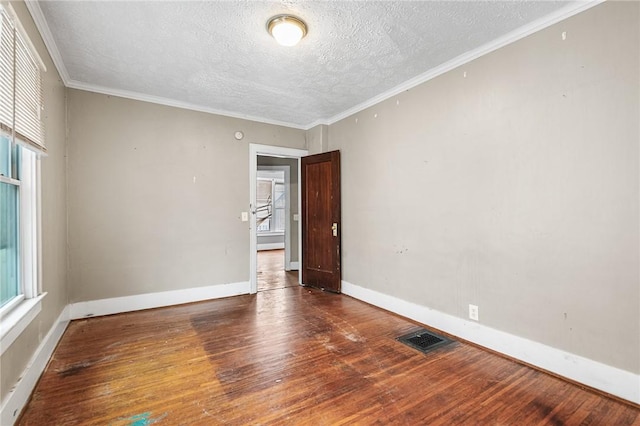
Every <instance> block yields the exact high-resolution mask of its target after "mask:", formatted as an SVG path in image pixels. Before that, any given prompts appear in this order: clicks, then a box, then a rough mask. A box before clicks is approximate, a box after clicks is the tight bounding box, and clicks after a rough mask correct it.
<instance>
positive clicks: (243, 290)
mask: <svg viewBox="0 0 640 426" xmlns="http://www.w3.org/2000/svg"><path fill="white" fill-rule="evenodd" d="M249 290H250V288H249V281H243V282H238V283H231V284H218V285H211V286H206V287H194V288H188V289H184V290H171V291H161V292H158V293H145V294H137V295H134V296H124V297H113V298H110V299H99V300H91V301H88V302H77V303H72V304H71V305H70V306H71V311H70V318H71V319H79V318H86V317H94V316H101V315H112V314H119V313H122V312H131V311H140V310H142V309H152V308H161V307H163V306H172V305H180V304H182V303H191V302H200V301H202V300H209V299H219V298H221V297H229V296H238V295H240V294H248V293H249Z"/></svg>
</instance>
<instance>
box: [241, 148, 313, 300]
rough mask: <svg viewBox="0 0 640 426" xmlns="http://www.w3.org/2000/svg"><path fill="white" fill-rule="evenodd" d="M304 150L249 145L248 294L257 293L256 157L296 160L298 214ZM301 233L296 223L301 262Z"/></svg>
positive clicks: (300, 200) (306, 153) (300, 259)
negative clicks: (301, 158) (301, 161)
mask: <svg viewBox="0 0 640 426" xmlns="http://www.w3.org/2000/svg"><path fill="white" fill-rule="evenodd" d="M308 153H309V151H307V150H306V149H296V148H285V147H281V146H271V145H260V144H255V143H251V144H249V213H250V218H249V288H250V293H251V294H254V293H257V292H258V279H257V276H258V249H257V245H258V238H257V235H258V234H257V232H256V229H257V227H256V215H255V209H254V206H253V203H254V202H255V201H254V200H255V199H256V180H257V178H258V155H265V156H270V157H283V158H297V159H298V212H300V203H301V202H302V199H301V198H300V179H301V176H302V173H300V157H304V156H305V155H308ZM301 247H302V232H301V228H300V221H298V252H299V256H300V257H298V261H302V248H301Z"/></svg>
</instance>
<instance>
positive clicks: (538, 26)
mask: <svg viewBox="0 0 640 426" xmlns="http://www.w3.org/2000/svg"><path fill="white" fill-rule="evenodd" d="M604 1H605V0H587V1H575V2H571V3H570V4H568V5H567V6H565V7H563V8H561V9H558V10H556V11H555V12H553V13H552V14H550V15H547V16H545V17H543V18H540V19H537V20H535V21H533V22H530V23H529V24H527V25H524V26H522V27H520V28H518V29H516V30H514V31H512V32H510V33H508V34H505V35H503V36H502V37H499V38H497V39H495V40H492V41H490V42H489V43H486V44H484V45H482V46H480V47H478V48H476V49H473V50H470V51H468V52H466V53H463V54H462V55H460V56H458V57H455V58H453V59H451V60H450V61H447V62H445V63H443V64H441V65H438V66H437V67H435V68H431V69H430V70H428V71H427V72H425V73H423V74H420V75H418V76H416V77H414V78H411V79H409V80H407V81H405V82H404V83H401V84H399V85H398V86H396V87H394V88H392V89H389V90H387V91H385V92H383V93H380V94H379V95H377V96H374V97H373V98H371V99H369V100H367V101H364V102H362V103H361V104H358V105H356V106H354V107H353V108H349V109H348V110H346V111H343V112H341V113H340V114H337V115H334V116H333V117H330V118H327V119H324V120H322V119H320V120H317V121H315V122H313V123H311V125H309V126H308V127H307V130H308V129H311V128H313V127H315V126H317V125H319V124H326V125H331V124H334V123H336V122H338V121H340V120H343V119H345V118H347V117H349V116H351V115H353V114H356V113H358V112H360V111H363V110H365V109H367V108H370V107H372V106H374V105H376V104H379V103H380V102H382V101H384V100H387V99H389V98H391V97H393V96H396V95H399V94H400V93H402V92H406V91H407V90H410V89H413V88H414V87H416V86H419V85H420V84H422V83H425V82H427V81H429V80H431V79H434V78H436V77H438V76H440V75H442V74H444V73H446V72H448V71H451V70H452V69H454V68H457V67H459V66H462V65H465V64H467V63H469V62H471V61H473V60H475V59H478V58H479V57H481V56H484V55H487V54H489V53H491V52H493V51H494V50H497V49H500V48H501V47H504V46H507V45H509V44H511V43H515V42H516V41H518V40H520V39H522V38H524V37H527V36H529V35H531V34H533V33H536V32H538V31H541V30H543V29H545V28H547V27H550V26H551V25H553V24H556V23H558V22H560V21H563V20H565V19H568V18H570V17H572V16H574V15H577V14H578V13H580V12H584V11H585V10H587V9H590V8H592V7H594V6H597V5H598V4H600V3H603V2H604Z"/></svg>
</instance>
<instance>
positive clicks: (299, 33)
mask: <svg viewBox="0 0 640 426" xmlns="http://www.w3.org/2000/svg"><path fill="white" fill-rule="evenodd" d="M267 30H268V31H269V34H271V35H272V36H273V38H275V39H276V41H277V42H278V43H279V44H281V45H283V46H295V45H296V44H298V42H299V41H300V40H301V39H302V37H304V36H305V35H307V24H305V23H304V22H303V21H302V20H301V19H300V18H296V17H295V16H291V15H278V16H274V17H273V18H271V19H269V22H267Z"/></svg>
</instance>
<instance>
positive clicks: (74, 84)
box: [66, 80, 308, 130]
mask: <svg viewBox="0 0 640 426" xmlns="http://www.w3.org/2000/svg"><path fill="white" fill-rule="evenodd" d="M66 86H67V87H68V88H70V89H78V90H85V91H87V92H94V93H101V94H103V95H111V96H117V97H120V98H125V99H133V100H136V101H143V102H150V103H153V104H158V105H164V106H170V107H175V108H182V109H187V110H191V111H199V112H206V113H209V114H215V115H220V116H223V117H231V118H240V119H242V120H248V121H255V122H257V123H264V124H272V125H274V126H283V127H288V128H291V129H300V130H308V129H307V128H306V127H305V126H303V125H300V124H295V123H289V122H287V121H279V120H271V119H269V118H264V117H257V116H254V115H248V114H240V113H237V112H233V111H226V110H222V109H216V108H211V107H208V106H204V105H198V104H193V103H191V102H184V101H178V100H175V99H168V98H164V97H161V96H154V95H147V94H144V93H138V92H134V91H131V90H120V89H111V88H109V87H104V86H98V85H96V84H87V83H82V82H80V81H76V80H69V82H68V84H67V85H66Z"/></svg>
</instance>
